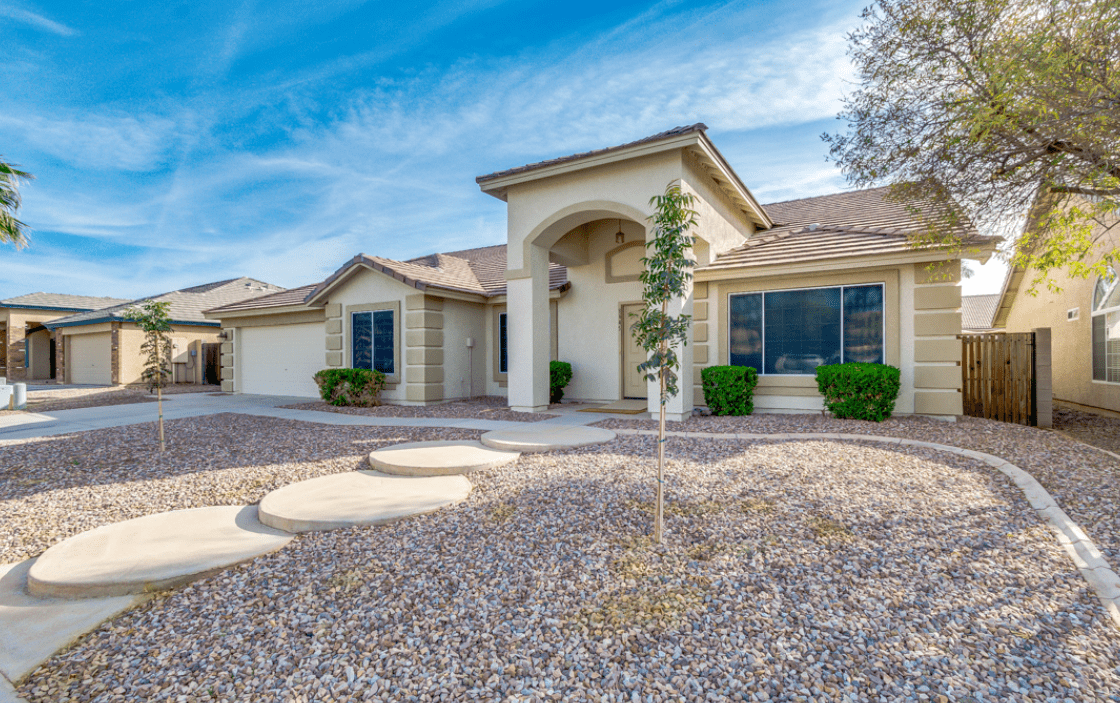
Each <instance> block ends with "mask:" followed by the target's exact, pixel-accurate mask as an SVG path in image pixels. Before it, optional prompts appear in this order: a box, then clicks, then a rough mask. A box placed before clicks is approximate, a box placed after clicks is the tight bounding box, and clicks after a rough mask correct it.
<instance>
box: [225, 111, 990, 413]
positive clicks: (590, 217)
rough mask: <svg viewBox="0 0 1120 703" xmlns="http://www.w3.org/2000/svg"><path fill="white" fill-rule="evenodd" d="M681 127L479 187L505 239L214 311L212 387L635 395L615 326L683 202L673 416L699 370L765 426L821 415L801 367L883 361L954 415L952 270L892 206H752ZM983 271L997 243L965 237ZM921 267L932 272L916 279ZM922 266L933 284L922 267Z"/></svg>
mask: <svg viewBox="0 0 1120 703" xmlns="http://www.w3.org/2000/svg"><path fill="white" fill-rule="evenodd" d="M705 130H706V127H705V126H704V125H701V124H698V125H692V126H689V127H682V128H677V129H673V130H670V131H667V132H663V133H661V134H657V135H654V136H652V137H648V138H646V139H642V140H640V141H637V142H632V143H629V144H625V145H622V146H618V147H612V148H609V149H602V150H599V151H594V152H589V153H584V154H576V155H573V156H569V157H564V158H560V159H553V160H551V161H545V162H541V163H537V164H532V165H529V166H523V167H520V168H515V169H510V170H507V171H501V172H498V173H493V174H490V175H487V176H482V177H480V178H478V179H477V181H478V184H479V186H480V188H481V189H482V191H483V192H484V193H486V194H488V195H491V196H493V197H495V198H498V199H500V200H502V201H503V202H505V203H506V204H507V218H508V219H507V222H508V225H507V243H506V244H505V245H499V246H492V247H483V248H480V249H471V250H465V251H458V252H449V253H443V254H433V255H430V256H426V257H421V258H418V259H412V260H409V261H394V260H390V259H385V258H382V257H377V256H367V255H359V256H356V257H354V258H353V259H352V260H350V261H349V262H347V263H346V264H345V265H344V266H342V268H340V269H339V270H338V271H336V272H335V273H334V274H333V275H331V276H330V277H329V278H327V279H326V280H324V281H322V282H319V283H315V284H311V285H308V286H304V287H302V288H298V289H292V290H289V291H285V292H282V293H277V294H274V295H269V296H264V297H261V298H258V299H255V300H252V301H244V302H241V303H236V304H231V305H227V306H224V307H220V308H216V309H213V310H210V311H208V312H207V313H206V316H207V317H208V318H210V319H213V320H220V321H221V324H222V327H223V328H224V329H225V330H226V335H227V337H228V339H227V341H226V343H225V344H224V345H223V355H222V364H223V369H222V374H223V376H222V377H223V387H224V388H225V389H226V390H228V391H234V392H241V393H266V394H285V395H300V396H308V397H312V396H315V395H316V388H315V384H314V382H313V381H312V379H311V376H312V374H314V373H315V372H316V371H318V370H320V369H322V368H332V367H350V366H364V367H369V368H377V369H380V370H382V371H384V372H385V373H386V375H387V377H388V381H389V386H388V388H387V390H386V391H385V393H384V397H385V399H386V400H388V401H389V402H397V403H417V404H419V403H434V402H441V401H444V400H449V399H454V398H463V397H468V396H471V395H480V394H500V395H507V396H508V398H509V404H510V406H511V407H512V408H514V409H516V410H524V411H533V410H540V409H543V408H545V407H547V405H548V362H549V360H551V359H562V360H564V361H568V362H570V363H571V364H572V367H573V370H574V377H573V379H572V383H571V385H570V386H569V387H568V389H567V391H566V393H565V399H569V398H570V399H572V400H583V401H614V400H618V399H621V398H646V399H647V400H648V403H649V406H648V407H649V409H650V411H651V412H653V411H656V409H657V398H656V392H655V389H653V388H651V384H649V383H647V382H646V381H645V380H644V379H643V378H642V376H641V374H639V373H638V371H637V366H638V364H639V363H640V362H641V361H642V360H643V359H644V357H643V355H642V353H641V350H640V348H639V347H638V346H637V345H636V344H635V343H634V342H633V340H632V336H631V334H630V331H629V328H630V325H631V323H632V321H633V320H632V317H631V316H632V315H633V314H634V313H635V312H636V311H637V310H638V308H639V306H640V305H641V300H642V285H641V283H640V282H639V280H638V276H639V273H640V272H641V268H642V263H641V257H642V256H643V255H644V243H645V241H646V239H647V237H649V236H650V232H649V228H648V222H649V217H650V215H651V214H652V210H651V206H650V198H651V197H652V196H654V195H659V194H661V193H663V192H664V191H665V188H666V186H668V185H669V184H671V183H677V184H680V185H681V186H682V187H683V188H684V189H685V190H686V191H687V192H690V193H692V194H694V195H695V196H696V197H697V210H698V212H699V229H698V231H696V232H695V234H696V235H697V236H698V237H699V240H698V242H697V245H696V247H695V248H694V251H693V254H694V256H695V259H696V269H695V281H694V284H693V285H692V289H691V291H690V294H689V295H688V296H687V297H686V298H684V299H683V300H681V301H679V303H678V306H677V308H678V310H681V309H683V310H684V311H685V312H686V313H688V314H690V315H692V318H693V320H694V324H693V325H692V331H691V340H690V343H689V344H688V345H687V346H686V347H685V348H684V349H682V350H681V358H682V360H683V363H684V367H685V369H686V374H687V376H686V377H691V379H692V383H687V382H686V383H685V384H684V385H683V389H682V393H681V394H680V396H679V397H678V398H676V399H675V400H674V401H673V402H672V404H671V406H670V407H669V411H670V416H672V417H684V416H686V415H688V414H689V413H691V411H692V409H693V407H694V406H695V405H697V404H702V403H703V396H702V393H701V392H700V388H699V386H700V371H701V369H703V368H704V367H707V366H711V365H716V364H729V363H730V364H740V365H751V366H755V367H756V368H758V369H759V371H760V374H761V379H760V382H759V385H758V388H757V391H756V394H757V396H756V403H755V404H756V407H757V408H758V409H759V410H760V411H775V412H805V411H815V410H820V409H822V407H823V404H822V399H821V397H820V395H819V393H818V392H817V389H816V383H815V380H814V375H813V369H814V368H815V367H816V366H817V365H819V364H822V363H838V362H841V361H881V362H885V363H888V364H892V365H895V366H897V367H899V368H900V369H901V373H902V392H901V395H900V397H899V400H898V404H897V411H898V412H900V413H922V414H930V415H956V414H959V413H960V412H961V395H960V386H961V372H960V367H959V362H960V342H959V340H958V339H957V335H958V334H959V333H960V332H961V311H960V307H961V293H960V262H959V260H957V259H956V258H955V255H952V256H951V255H948V254H947V253H945V252H943V251H936V250H931V249H918V248H915V247H913V246H911V245H910V243H909V239H908V234H909V233H911V232H914V231H916V230H917V229H918V228H919V227H920V225H919V224H918V223H916V222H914V221H913V219H912V218H911V217H910V215H909V214H908V212H907V210H906V208H905V207H903V206H901V205H897V204H893V203H890V202H887V201H885V200H884V197H883V196H884V194H885V190H882V189H876V190H864V191H855V192H848V193H839V194H835V195H828V196H822V197H817V198H807V199H803V200H795V201H788V202H783V203H773V204H770V205H762V204H760V203H759V202H758V201H757V200H756V199H755V197H754V196H753V195H752V194H751V193H750V191H749V190H748V189H747V187H746V186H745V185H744V184H743V182H742V181H741V180H740V178H739V176H738V175H737V174H736V173H735V172H734V171H733V170H732V168H731V166H730V165H728V163H727V162H726V161H725V160H724V158H723V156H722V155H721V154H720V152H719V151H718V149H716V147H715V145H714V144H712V142H711V141H710V140H709V139H708V137H707V135H706V133H705ZM962 234H965V235H966V236H969V237H974V238H975V243H976V245H977V247H978V251H979V254H978V256H979V257H980V258H987V256H989V255H990V254H991V252H992V250H993V249H994V247H995V242H994V241H991V240H988V239H981V238H979V237H975V232H972V231H967V232H963V233H962ZM931 267H933V269H931ZM934 269H935V270H934Z"/></svg>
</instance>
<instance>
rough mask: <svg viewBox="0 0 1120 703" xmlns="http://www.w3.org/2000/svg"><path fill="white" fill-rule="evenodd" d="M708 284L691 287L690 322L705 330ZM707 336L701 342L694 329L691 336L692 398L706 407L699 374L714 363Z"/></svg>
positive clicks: (703, 283)
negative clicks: (700, 324) (701, 326)
mask: <svg viewBox="0 0 1120 703" xmlns="http://www.w3.org/2000/svg"><path fill="white" fill-rule="evenodd" d="M709 305H710V303H709V301H708V284H707V283H706V282H699V283H693V285H692V322H693V325H696V324H697V323H703V324H704V326H705V328H706V327H707V324H708V307H709ZM708 341H709V340H708V338H707V335H705V337H704V339H703V340H701V339H699V338H697V336H696V334H695V329H694V330H693V335H692V384H693V386H694V387H693V389H692V397H693V398H694V399H695V400H694V402H695V404H696V405H702V406H704V407H707V404H708V403H707V401H706V400H705V399H704V385H703V382H702V380H701V377H700V372H701V371H703V370H704V369H706V368H707V367H709V366H712V365H713V363H712V362H714V361H715V354H713V353H712V352H711V347H710V345H709V344H708Z"/></svg>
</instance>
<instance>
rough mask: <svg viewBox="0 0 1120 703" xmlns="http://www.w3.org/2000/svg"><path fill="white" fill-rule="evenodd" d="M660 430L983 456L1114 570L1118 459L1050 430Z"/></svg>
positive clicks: (819, 424)
mask: <svg viewBox="0 0 1120 703" xmlns="http://www.w3.org/2000/svg"><path fill="white" fill-rule="evenodd" d="M595 426H597V427H608V428H612V429H624V428H641V429H657V423H656V422H655V421H652V420H618V419H608V420H603V421H601V422H598V423H596V425H595ZM666 426H667V429H669V430H675V431H686V432H720V433H723V432H733V433H739V432H743V433H752V434H764V433H781V432H844V433H847V434H874V435H882V436H885V437H904V438H907V439H915V440H920V441H923V442H938V443H940V444H948V445H951V446H954V447H961V448H962V449H973V450H976V451H981V452H987V453H988V454H993V455H995V456H998V457H1001V458H1003V459H1006V460H1007V461H1009V462H1011V463H1012V464H1015V465H1016V466H1018V467H1019V468H1021V469H1023V470H1024V471H1026V472H1027V473H1029V474H1031V475H1032V476H1034V477H1035V478H1036V479H1037V480H1038V482H1039V483H1041V484H1042V486H1043V487H1044V488H1045V489H1046V490H1047V491H1049V492H1050V494H1051V495H1052V496H1054V500H1056V501H1058V505H1060V506H1062V509H1063V510H1065V511H1066V513H1067V514H1069V516H1070V517H1071V518H1073V520H1074V521H1075V522H1077V524H1078V525H1080V526H1081V528H1082V529H1083V530H1085V531H1086V532H1087V533H1088V534H1089V536H1090V537H1091V538H1092V539H1093V541H1094V542H1095V543H1096V544H1097V546H1098V547H1099V548H1100V550H1101V551H1102V552H1103V553H1104V556H1105V559H1107V560H1108V562H1109V563H1110V564H1112V566H1113V567H1114V568H1116V567H1120V460H1117V459H1115V458H1113V457H1110V456H1109V455H1107V454H1105V453H1103V452H1100V451H1097V450H1096V449H1093V448H1091V447H1087V446H1085V445H1084V444H1081V443H1079V442H1076V441H1073V440H1071V439H1069V438H1067V437H1064V436H1062V435H1060V434H1058V433H1056V432H1051V431H1049V430H1041V429H1038V428H1034V427H1025V426H1022V425H1011V424H1007V423H1004V422H995V421H993V420H982V419H979V418H973V417H962V418H960V419H959V420H958V421H957V422H946V421H943V420H934V419H930V418H922V417H899V418H892V419H890V420H886V421H884V422H881V423H875V422H863V421H860V420H836V419H833V418H825V417H822V416H821V415H820V414H815V415H777V414H762V415H750V416H747V417H713V416H701V417H693V418H692V419H690V420H689V421H687V422H684V423H677V422H671V423H666Z"/></svg>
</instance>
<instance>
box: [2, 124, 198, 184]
mask: <svg viewBox="0 0 1120 703" xmlns="http://www.w3.org/2000/svg"><path fill="white" fill-rule="evenodd" d="M0 134H5V135H6V136H8V138H9V141H15V142H23V143H26V144H29V145H31V146H33V147H35V148H36V149H38V150H39V151H41V152H44V153H46V154H50V155H51V156H54V157H56V158H58V159H61V160H63V161H66V162H68V163H71V164H74V165H76V166H79V167H82V168H96V169H119V170H123V171H146V170H150V169H153V168H156V167H157V166H159V165H160V164H161V163H162V161H163V158H164V155H165V154H166V153H167V151H168V150H169V149H170V148H171V147H172V146H173V144H174V141H175V139H176V123H175V121H173V120H171V119H168V118H166V117H160V116H154V115H140V116H132V115H123V114H106V113H93V114H71V115H67V116H57V117H52V116H46V115H42V114H28V113H21V112H20V111H19V110H18V109H16V110H9V111H4V112H2V113H0Z"/></svg>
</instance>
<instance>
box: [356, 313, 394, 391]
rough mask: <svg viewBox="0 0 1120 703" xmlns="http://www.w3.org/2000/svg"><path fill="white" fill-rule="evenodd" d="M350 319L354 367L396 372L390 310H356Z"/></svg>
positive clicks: (388, 374) (387, 374)
mask: <svg viewBox="0 0 1120 703" xmlns="http://www.w3.org/2000/svg"><path fill="white" fill-rule="evenodd" d="M351 320H352V322H351V324H352V325H353V328H352V330H351V331H352V335H351V337H350V339H351V344H352V347H353V349H352V351H353V366H354V368H356V369H374V370H376V371H380V372H381V373H383V374H385V375H386V376H390V375H392V374H394V373H396V365H395V355H394V351H395V349H396V343H395V340H394V339H393V328H394V325H393V311H392V310H376V311H373V312H356V313H353V316H352V318H351Z"/></svg>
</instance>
